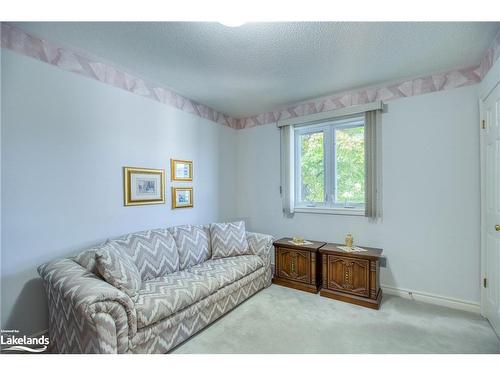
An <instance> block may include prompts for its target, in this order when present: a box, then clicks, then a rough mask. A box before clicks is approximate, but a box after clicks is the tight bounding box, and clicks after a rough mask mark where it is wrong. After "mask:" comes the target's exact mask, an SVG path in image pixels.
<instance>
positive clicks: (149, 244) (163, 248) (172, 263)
mask: <svg viewBox="0 0 500 375" xmlns="http://www.w3.org/2000/svg"><path fill="white" fill-rule="evenodd" d="M111 242H113V243H116V244H118V245H119V246H121V247H122V248H123V249H124V250H125V252H126V253H127V255H129V256H130V257H131V258H132V260H133V261H134V263H135V265H136V266H137V269H138V270H139V273H140V275H141V279H142V280H143V281H144V280H150V279H154V278H157V277H161V276H165V275H167V274H169V273H172V272H175V271H177V270H178V269H179V253H178V251H177V246H176V245H175V240H174V238H173V237H172V235H171V234H170V233H169V231H168V230H167V229H154V230H147V231H143V232H137V233H130V234H127V235H125V236H122V237H120V238H116V239H114V240H111Z"/></svg>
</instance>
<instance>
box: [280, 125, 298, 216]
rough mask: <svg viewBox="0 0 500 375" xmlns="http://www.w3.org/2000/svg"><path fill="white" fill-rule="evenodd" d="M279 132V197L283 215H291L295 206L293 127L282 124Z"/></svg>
mask: <svg viewBox="0 0 500 375" xmlns="http://www.w3.org/2000/svg"><path fill="white" fill-rule="evenodd" d="M280 132H281V199H282V202H283V215H285V216H288V217H290V216H293V213H294V208H295V192H294V188H293V186H294V180H295V173H294V168H295V162H294V147H295V142H294V127H293V126H292V125H286V126H282V127H281V128H280Z"/></svg>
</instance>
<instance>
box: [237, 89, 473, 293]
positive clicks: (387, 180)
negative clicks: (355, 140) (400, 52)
mask: <svg viewBox="0 0 500 375" xmlns="http://www.w3.org/2000/svg"><path fill="white" fill-rule="evenodd" d="M477 98H478V85H475V86H469V87H465V88H460V89H455V90H450V91H441V92H436V93H432V94H427V95H422V96H415V97H410V98H405V99H400V100H395V101H391V102H389V112H388V113H386V114H384V115H383V125H382V127H383V137H382V140H383V161H382V164H383V172H382V173H383V221H382V222H379V223H373V222H370V221H368V219H366V218H364V217H353V216H351V217H348V216H335V215H319V214H303V213H297V214H295V216H294V218H292V219H287V218H284V217H283V216H282V214H281V199H280V195H279V184H280V181H279V176H280V172H279V168H280V167H279V131H278V130H277V128H276V126H275V125H272V124H271V125H266V126H260V127H255V128H250V129H247V130H241V131H239V132H238V133H237V141H238V146H237V150H238V179H237V182H238V185H237V188H238V197H239V199H238V206H237V214H238V216H241V217H243V218H245V219H246V220H247V225H248V226H249V227H250V228H251V229H252V230H255V231H262V232H267V233H270V234H273V235H274V236H276V237H281V236H294V235H301V236H304V237H306V238H309V239H315V240H324V241H331V242H343V240H344V236H345V234H346V233H347V232H352V233H353V235H354V238H355V242H357V243H358V244H362V245H366V246H374V247H382V248H383V249H384V254H385V256H386V257H387V268H385V269H382V275H381V278H382V279H381V282H382V284H385V285H388V286H393V287H398V288H403V289H408V290H416V291H421V292H427V293H432V294H437V295H441V296H446V297H450V298H455V299H461V300H466V301H472V302H478V301H479V284H480V274H479V215H480V213H479V201H480V195H479V125H478V109H477V107H478V104H477V103H478V102H477Z"/></svg>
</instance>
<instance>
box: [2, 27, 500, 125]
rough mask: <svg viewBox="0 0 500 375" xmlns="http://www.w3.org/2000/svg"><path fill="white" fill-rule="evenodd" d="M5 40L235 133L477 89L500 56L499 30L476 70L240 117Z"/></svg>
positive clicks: (26, 38) (35, 45) (94, 63)
mask: <svg viewBox="0 0 500 375" xmlns="http://www.w3.org/2000/svg"><path fill="white" fill-rule="evenodd" d="M1 35H2V38H1V47H2V48H7V49H10V50H12V51H15V52H17V53H20V54H22V55H25V56H29V57H32V58H35V59H37V60H39V61H42V62H45V63H48V64H51V65H54V66H57V67H59V68H61V69H63V70H66V71H69V72H73V73H77V74H80V75H83V76H85V77H88V78H92V79H95V80H97V81H100V82H102V83H105V84H108V85H111V86H114V87H117V88H120V89H123V90H126V91H129V92H131V93H133V94H136V95H140V96H143V97H146V98H149V99H152V100H155V101H157V102H160V103H163V104H166V105H168V106H171V107H174V108H177V109H179V110H181V111H184V112H187V113H190V114H193V115H195V116H198V117H201V118H204V119H207V120H210V121H213V122H215V123H217V124H220V125H224V126H229V127H231V128H233V129H246V128H252V127H255V126H259V125H266V124H270V123H274V122H277V121H278V120H286V119H289V118H294V117H299V116H304V115H310V114H313V113H319V112H324V111H331V110H333V109H338V108H344V107H349V106H352V105H357V104H365V103H371V102H375V101H379V100H383V101H390V100H394V99H400V98H406V97H410V96H416V95H422V94H427V93H431V92H436V91H443V90H451V89H455V88H459V87H464V86H468V85H474V84H477V83H479V82H481V80H482V79H483V78H484V77H485V76H486V74H487V73H488V71H489V70H490V69H491V67H492V66H493V64H494V63H495V62H496V60H497V59H498V58H499V57H500V28H499V30H498V32H497V34H496V36H495V38H494V40H493V41H492V42H491V44H490V47H489V48H488V49H487V50H486V52H485V54H484V56H483V58H482V59H481V61H480V62H479V63H478V64H476V65H473V66H469V67H464V68H460V69H453V70H450V71H446V72H442V73H436V74H430V75H422V76H419V77H416V78H411V79H404V80H400V81H397V82H393V83H383V84H379V85H376V86H373V87H365V88H361V89H357V90H347V91H343V92H340V93H337V94H331V95H328V96H324V97H320V98H315V99H311V100H307V101H302V102H299V103H296V104H292V105H289V106H286V107H283V108H281V109H277V110H274V111H269V112H265V113H261V114H258V115H255V116H249V117H245V118H234V117H231V116H229V115H226V114H224V113H221V112H218V111H216V110H215V109H213V108H210V107H208V106H206V105H204V104H200V103H197V102H195V101H193V100H191V99H189V98H186V97H184V96H182V95H180V94H177V93H176V92H174V91H172V90H171V89H168V88H166V87H164V86H162V85H159V84H156V83H152V82H148V81H147V80H145V79H143V78H141V77H139V76H137V75H135V74H133V73H130V72H127V71H126V70H125V69H123V68H120V67H118V66H115V65H113V64H110V63H108V62H103V61H99V60H100V59H99V58H97V57H90V56H88V55H86V54H84V53H81V52H77V51H76V50H73V49H71V48H69V47H65V46H62V45H59V44H56V43H53V42H50V41H48V40H46V39H43V38H39V37H37V36H34V35H32V34H30V33H27V32H25V31H24V30H22V29H20V28H18V27H15V26H12V25H9V24H6V23H2V25H1Z"/></svg>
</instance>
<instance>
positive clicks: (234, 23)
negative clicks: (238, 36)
mask: <svg viewBox="0 0 500 375" xmlns="http://www.w3.org/2000/svg"><path fill="white" fill-rule="evenodd" d="M219 23H220V24H221V25H224V26H226V27H240V26H243V25H244V24H245V23H246V22H245V21H242V20H237V19H231V20H225V21H219Z"/></svg>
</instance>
